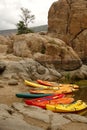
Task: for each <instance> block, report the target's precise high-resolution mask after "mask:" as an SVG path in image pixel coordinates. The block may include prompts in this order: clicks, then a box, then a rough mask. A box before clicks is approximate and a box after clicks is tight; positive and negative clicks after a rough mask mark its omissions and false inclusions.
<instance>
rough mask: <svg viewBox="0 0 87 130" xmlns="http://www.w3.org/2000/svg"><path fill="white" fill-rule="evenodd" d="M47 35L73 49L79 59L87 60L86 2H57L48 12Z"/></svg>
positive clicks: (62, 0)
mask: <svg viewBox="0 0 87 130" xmlns="http://www.w3.org/2000/svg"><path fill="white" fill-rule="evenodd" d="M48 33H49V34H50V35H51V36H54V37H57V38H60V39H62V40H64V41H65V42H66V43H67V44H68V45H70V46H71V47H73V49H74V50H75V51H76V53H77V54H78V55H79V56H80V58H81V59H86V58H87V51H86V50H87V1H86V0H77V1H76V0H58V1H57V2H54V3H53V4H52V6H51V7H50V9H49V12H48Z"/></svg>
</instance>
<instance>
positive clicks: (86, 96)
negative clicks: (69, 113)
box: [74, 86, 87, 117]
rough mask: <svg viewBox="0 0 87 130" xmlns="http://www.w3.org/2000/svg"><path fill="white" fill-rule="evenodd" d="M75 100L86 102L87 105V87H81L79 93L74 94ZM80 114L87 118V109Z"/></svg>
mask: <svg viewBox="0 0 87 130" xmlns="http://www.w3.org/2000/svg"><path fill="white" fill-rule="evenodd" d="M74 98H75V99H76V100H83V101H84V102H86V103H87V86H86V87H80V89H79V91H77V92H75V93H74ZM78 114H80V115H83V116H86V117H87V109H86V110H83V111H81V112H79V113H78Z"/></svg>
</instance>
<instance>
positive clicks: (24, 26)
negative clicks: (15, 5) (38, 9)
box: [17, 8, 35, 34]
mask: <svg viewBox="0 0 87 130" xmlns="http://www.w3.org/2000/svg"><path fill="white" fill-rule="evenodd" d="M21 11H22V14H21V15H20V17H21V21H19V22H18V23H17V30H18V34H25V33H29V32H32V31H31V30H30V29H29V28H28V24H29V23H30V22H33V21H34V19H35V16H34V15H31V14H30V13H31V11H29V10H28V9H26V8H21Z"/></svg>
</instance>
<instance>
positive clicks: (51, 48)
mask: <svg viewBox="0 0 87 130" xmlns="http://www.w3.org/2000/svg"><path fill="white" fill-rule="evenodd" d="M12 39H13V41H12V43H11V44H9V46H8V53H13V54H14V55H16V56H19V57H23V58H24V57H28V58H33V59H34V60H37V61H38V62H40V63H41V64H45V66H47V65H49V66H50V65H52V64H53V65H54V67H55V68H56V69H63V70H74V69H77V68H79V67H80V66H81V65H82V62H81V60H80V58H79V57H78V55H77V54H76V53H75V51H74V50H73V49H72V48H71V47H69V46H68V45H66V43H65V42H63V41H62V40H60V39H57V38H51V37H49V36H46V35H39V34H27V35H20V36H14V37H13V38H12Z"/></svg>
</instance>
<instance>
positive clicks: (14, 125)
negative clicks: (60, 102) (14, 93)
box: [0, 103, 87, 130]
mask: <svg viewBox="0 0 87 130" xmlns="http://www.w3.org/2000/svg"><path fill="white" fill-rule="evenodd" d="M71 128H72V129H76V128H77V129H79V130H86V129H87V118H86V117H84V116H80V115H75V114H60V113H53V112H51V111H48V110H43V109H41V108H39V107H35V106H28V105H26V104H24V103H13V104H12V105H11V106H10V107H9V106H7V105H5V104H0V130H48V129H49V130H59V129H61V130H66V129H67V130H70V129H71Z"/></svg>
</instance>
